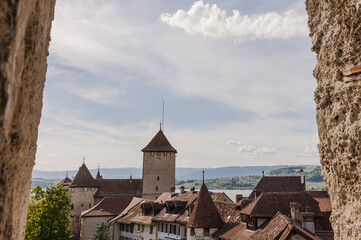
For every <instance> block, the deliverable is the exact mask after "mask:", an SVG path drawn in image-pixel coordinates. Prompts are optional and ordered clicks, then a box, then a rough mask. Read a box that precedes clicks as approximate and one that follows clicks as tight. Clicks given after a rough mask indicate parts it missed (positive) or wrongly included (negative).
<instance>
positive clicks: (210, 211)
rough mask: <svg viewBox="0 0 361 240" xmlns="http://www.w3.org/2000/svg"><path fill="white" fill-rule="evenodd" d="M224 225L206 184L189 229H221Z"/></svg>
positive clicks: (200, 194)
mask: <svg viewBox="0 0 361 240" xmlns="http://www.w3.org/2000/svg"><path fill="white" fill-rule="evenodd" d="M223 224H224V222H223V220H222V218H221V216H220V215H219V212H218V210H217V208H216V205H214V202H213V200H212V198H211V195H210V194H209V192H208V189H207V187H206V185H205V184H202V187H201V190H200V191H199V193H198V199H197V201H196V204H195V206H194V209H193V211H192V214H191V217H190V218H189V222H188V225H187V227H191V228H220V227H222V226H223Z"/></svg>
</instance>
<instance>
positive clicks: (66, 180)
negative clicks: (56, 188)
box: [58, 176, 71, 186]
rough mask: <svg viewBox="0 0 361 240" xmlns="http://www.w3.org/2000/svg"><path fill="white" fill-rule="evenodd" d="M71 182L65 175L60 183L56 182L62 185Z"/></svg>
mask: <svg viewBox="0 0 361 240" xmlns="http://www.w3.org/2000/svg"><path fill="white" fill-rule="evenodd" d="M70 184H71V179H70V178H68V176H66V177H65V178H64V179H63V180H61V182H60V183H58V185H63V186H67V185H70Z"/></svg>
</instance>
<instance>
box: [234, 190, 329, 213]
mask: <svg viewBox="0 0 361 240" xmlns="http://www.w3.org/2000/svg"><path fill="white" fill-rule="evenodd" d="M291 202H298V203H300V204H301V205H302V206H310V207H311V208H312V211H313V212H314V213H315V215H316V216H322V214H321V211H320V208H319V206H318V202H317V201H316V200H315V199H313V198H312V197H311V196H310V195H308V194H307V193H306V192H289V193H267V192H266V193H262V194H261V195H260V196H259V197H257V198H256V199H255V200H254V201H253V202H252V203H250V204H249V205H248V206H247V207H245V208H244V209H242V210H241V214H245V215H250V216H255V217H273V216H274V215H275V214H276V213H277V212H281V213H282V214H285V215H290V214H291V213H290V203H291Z"/></svg>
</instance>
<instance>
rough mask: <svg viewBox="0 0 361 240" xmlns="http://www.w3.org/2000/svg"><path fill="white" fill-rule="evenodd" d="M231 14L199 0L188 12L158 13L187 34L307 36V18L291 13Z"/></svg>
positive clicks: (238, 36)
mask: <svg viewBox="0 0 361 240" xmlns="http://www.w3.org/2000/svg"><path fill="white" fill-rule="evenodd" d="M232 12H233V15H231V16H227V14H226V11H224V10H222V9H220V8H219V7H218V6H217V5H216V4H212V5H210V4H204V3H203V0H200V1H197V2H194V3H193V5H192V7H191V8H190V9H189V10H188V11H184V10H182V9H179V10H178V11H177V12H175V13H174V14H173V15H172V14H170V13H163V14H161V15H160V20H161V21H162V22H165V23H167V24H168V25H170V26H172V27H177V28H182V29H184V30H185V31H186V33H188V34H191V35H194V34H201V35H203V36H205V37H214V38H227V37H231V38H236V39H238V40H244V39H249V38H251V39H253V38H266V39H269V38H281V39H288V38H290V37H293V36H303V37H306V36H307V34H308V28H307V16H306V15H305V14H298V13H296V12H295V11H293V10H289V11H286V12H284V13H277V12H268V13H263V14H259V15H252V16H248V15H241V14H240V12H239V11H238V10H233V11H232Z"/></svg>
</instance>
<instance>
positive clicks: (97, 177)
mask: <svg viewBox="0 0 361 240" xmlns="http://www.w3.org/2000/svg"><path fill="white" fill-rule="evenodd" d="M95 178H96V179H102V178H103V176H102V175H100V171H99V168H98V173H97V176H96V177H95Z"/></svg>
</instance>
